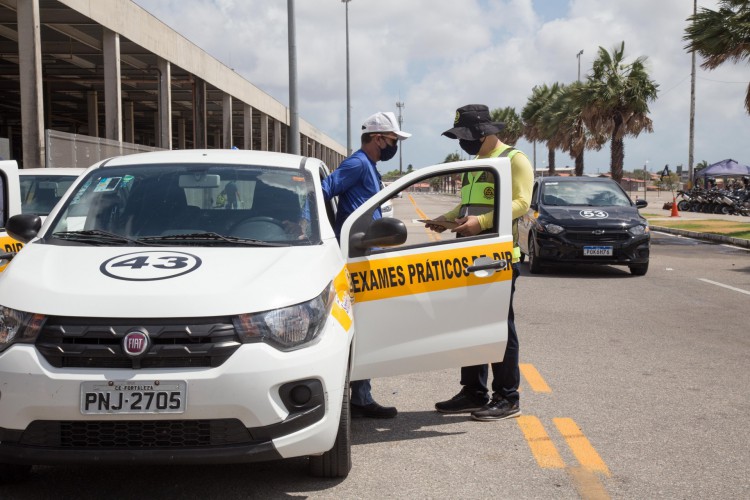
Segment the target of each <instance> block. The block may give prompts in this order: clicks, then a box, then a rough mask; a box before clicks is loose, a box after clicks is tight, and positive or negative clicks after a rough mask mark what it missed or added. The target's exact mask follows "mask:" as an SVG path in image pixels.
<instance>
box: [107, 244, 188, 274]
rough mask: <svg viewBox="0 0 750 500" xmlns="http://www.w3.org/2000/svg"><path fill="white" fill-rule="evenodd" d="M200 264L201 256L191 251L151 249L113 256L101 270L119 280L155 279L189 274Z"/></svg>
mask: <svg viewBox="0 0 750 500" xmlns="http://www.w3.org/2000/svg"><path fill="white" fill-rule="evenodd" d="M200 265H201V259H200V257H197V256H195V255H192V254H189V253H184V252H171V251H161V250H151V251H147V252H134V253H126V254H123V255H118V256H117V257H112V258H111V259H108V260H106V261H104V262H103V263H102V265H101V266H100V267H99V270H100V271H101V272H102V273H104V274H105V275H107V276H109V277H111V278H116V279H119V280H127V281H154V280H164V279H168V278H174V277H177V276H181V275H183V274H187V273H189V272H191V271H194V270H195V269H197V268H198V267H200Z"/></svg>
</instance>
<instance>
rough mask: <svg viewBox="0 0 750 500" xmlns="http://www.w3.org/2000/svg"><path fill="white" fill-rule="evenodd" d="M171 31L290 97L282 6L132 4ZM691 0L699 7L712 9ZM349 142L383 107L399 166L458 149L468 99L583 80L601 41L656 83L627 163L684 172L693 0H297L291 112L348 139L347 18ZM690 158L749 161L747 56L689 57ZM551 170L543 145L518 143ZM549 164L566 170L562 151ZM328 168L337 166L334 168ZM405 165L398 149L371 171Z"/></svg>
mask: <svg viewBox="0 0 750 500" xmlns="http://www.w3.org/2000/svg"><path fill="white" fill-rule="evenodd" d="M135 3H137V4H139V5H140V6H141V7H143V8H145V9H146V10H147V11H149V12H150V13H151V14H153V15H154V16H156V17H157V18H159V19H160V20H161V21H162V22H164V23H165V24H166V25H168V26H170V27H171V28H172V29H174V30H175V31H177V32H179V33H180V34H181V35H183V36H184V37H185V38H187V39H188V40H190V41H191V42H193V43H194V44H195V45H197V46H198V47H200V48H202V49H203V50H205V51H206V52H208V53H209V54H210V55H212V56H213V57H215V58H216V59H218V60H219V61H220V62H222V63H223V64H225V65H226V66H228V67H230V68H232V69H233V70H234V71H236V72H237V73H239V74H240V75H242V76H243V77H244V78H246V79H247V80H248V81H250V82H251V83H253V84H254V85H255V86H256V87H258V88H260V89H261V90H263V91H264V92H266V93H268V94H270V95H271V96H272V97H273V98H275V99H276V100H277V101H279V102H281V103H282V104H284V105H286V106H288V105H289V83H288V82H289V66H288V60H289V58H288V55H289V47H288V33H287V29H288V18H287V3H288V0H135ZM717 5H718V2H717V1H711V0H699V1H698V8H699V9H700V8H701V7H707V8H711V9H716V8H717ZM347 10H348V20H349V69H350V77H349V83H350V100H351V125H352V127H351V128H352V132H351V134H352V147H353V149H354V150H356V149H357V148H358V147H359V130H360V126H361V124H362V122H363V121H364V120H365V118H367V117H368V116H369V115H371V114H373V113H375V112H377V111H393V112H394V113H396V115H397V116H398V115H399V109H398V107H397V105H396V104H397V103H398V102H401V103H403V107H402V108H401V110H400V111H401V117H402V120H403V126H402V128H403V130H405V131H407V132H410V133H412V134H413V135H412V137H410V138H409V139H407V140H406V141H403V142H402V143H401V155H400V156H401V166H402V168H403V169H404V170H406V169H407V167H408V165H412V167H413V168H415V169H416V168H421V167H425V166H428V165H433V164H436V163H441V162H442V161H443V160H444V159H445V157H446V156H447V155H449V154H451V153H456V152H457V153H459V154H461V155H463V156H466V155H465V154H464V153H463V152H462V151H461V150H460V149H459V147H458V141H455V140H451V139H448V138H447V137H444V136H441V133H442V132H443V131H445V130H447V129H449V128H451V127H452V124H453V118H454V116H455V110H456V109H457V108H458V107H461V106H463V105H465V104H486V105H487V106H489V107H490V109H495V108H503V107H506V106H511V107H513V108H515V109H516V111H517V112H518V113H519V114H520V113H521V110H522V109H523V107H524V106H525V105H526V102H527V99H528V97H529V96H530V95H531V91H532V89H533V87H534V86H535V85H540V84H547V85H551V84H553V83H555V82H559V83H571V82H573V81H575V80H576V79H577V78H578V68H579V58H578V57H577V54H578V52H579V51H581V50H583V54H581V56H580V77H581V79H582V80H585V78H586V75H587V74H588V73H589V72H590V71H591V66H592V63H593V61H594V60H595V58H596V56H597V52H598V50H599V48H600V47H602V48H604V49H606V50H607V51H610V52H611V51H612V49H613V48H614V47H615V46H619V44H620V43H621V42H623V41H624V42H625V62H626V63H629V62H632V61H633V60H634V59H635V58H637V57H646V68H647V70H648V72H649V74H650V76H651V78H652V80H653V81H654V82H655V83H656V84H658V97H657V99H656V101H654V102H652V103H651V104H650V106H649V107H650V115H649V116H650V118H651V119H652V120H653V127H654V131H653V133H646V132H644V133H642V134H641V135H639V136H638V137H626V138H625V165H624V168H625V170H633V169H642V168H644V166H645V167H646V168H647V169H648V170H650V171H652V172H661V171H662V169H663V168H664V166H665V165H669V166H670V170H671V171H674V169H675V166H677V165H683V166H684V168H685V169H687V166H688V155H689V138H690V127H689V123H690V81H691V78H690V74H691V55H690V54H689V53H688V52H686V51H685V49H684V46H685V42H684V41H683V40H682V37H683V35H684V30H685V27H686V25H687V21H686V19H687V18H688V17H689V16H690V15H691V14H692V12H693V2H692V1H690V0H660V1H658V2H654V1H653V0H569V1H565V0H461V1H455V0H350V1H349V3H347V4H345V3H343V2H342V0H294V11H295V26H296V33H295V36H296V45H297V47H296V49H297V50H296V55H297V82H298V83H297V101H298V112H299V116H300V117H301V118H303V119H304V120H306V121H307V122H309V123H310V124H311V125H313V126H314V127H316V128H318V129H319V130H321V131H322V132H324V133H326V134H327V135H328V136H330V137H331V138H333V139H334V140H336V141H337V142H339V143H340V144H341V145H343V146H344V147H346V145H347V134H346V129H347V117H346V88H347V82H346V32H347V30H346V19H347ZM696 61H697V62H696V91H695V96H696V100H695V133H694V137H695V139H694V164H697V163H699V162H701V161H707V162H708V163H709V164H711V163H715V162H718V161H720V160H723V159H726V158H732V159H735V160H737V161H739V162H740V163H743V164H750V115H748V114H747V113H746V111H745V110H744V105H743V103H744V96H745V93H746V91H747V86H748V82H749V81H750V65H749V64H748V63H747V61H745V62H742V63H739V64H735V63H731V62H727V63H725V64H724V65H722V66H721V67H719V68H717V69H715V70H712V71H707V70H703V69H701V68H700V63H701V58H700V57H699V56H698V57H697V58H696ZM516 147H517V148H519V149H521V150H522V151H523V152H525V153H526V155H527V156H528V157H529V159H530V160H532V162H534V161H535V166H536V168H545V167H546V166H547V149H546V147H545V146H544V145H541V144H537V146H536V153H535V152H534V147H533V145H532V144H531V143H529V142H528V141H526V140H524V139H521V140H519V141H518V143H517V144H516ZM555 163H556V166H557V168H561V167H566V166H573V164H574V162H573V160H572V159H571V158H570V156H569V155H568V154H567V153H564V152H562V151H560V150H558V151H557V152H556V159H555ZM609 165H610V148H609V144H606V145H604V147H603V148H602V149H601V150H600V151H593V150H590V151H587V152H586V154H585V173H587V174H596V173H604V172H608V171H609ZM332 167H333V166H332ZM378 168H379V169H380V171H381V172H386V171H390V170H394V169H398V168H399V155H398V154H397V155H396V156H395V157H394V158H393V159H392V160H390V161H388V162H381V163H380V164H379V165H378Z"/></svg>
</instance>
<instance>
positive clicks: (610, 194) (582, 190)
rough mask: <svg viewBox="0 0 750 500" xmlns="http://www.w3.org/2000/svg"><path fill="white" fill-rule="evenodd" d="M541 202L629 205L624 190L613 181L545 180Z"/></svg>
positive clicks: (554, 204)
mask: <svg viewBox="0 0 750 500" xmlns="http://www.w3.org/2000/svg"><path fill="white" fill-rule="evenodd" d="M541 203H542V205H546V206H558V207H564V206H571V205H577V206H586V207H611V206H619V207H629V206H631V203H630V199H628V197H627V195H626V194H625V192H624V191H623V190H622V189H621V188H620V186H618V185H617V184H616V183H614V182H609V181H602V182H597V181H593V182H556V181H550V182H545V183H544V184H543V187H542V193H541Z"/></svg>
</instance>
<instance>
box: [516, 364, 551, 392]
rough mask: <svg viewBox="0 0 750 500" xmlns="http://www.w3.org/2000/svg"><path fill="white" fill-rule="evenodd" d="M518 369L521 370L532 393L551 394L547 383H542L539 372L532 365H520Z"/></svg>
mask: <svg viewBox="0 0 750 500" xmlns="http://www.w3.org/2000/svg"><path fill="white" fill-rule="evenodd" d="M519 368H520V369H521V374H523V378H524V379H526V382H528V383H529V385H530V386H531V389H532V390H533V391H534V392H552V389H550V387H549V386H548V385H547V382H545V381H544V379H543V378H542V376H541V374H540V373H539V371H538V370H537V369H536V368H534V365H532V364H529V363H520V364H519Z"/></svg>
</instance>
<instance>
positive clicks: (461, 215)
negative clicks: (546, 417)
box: [426, 104, 534, 421]
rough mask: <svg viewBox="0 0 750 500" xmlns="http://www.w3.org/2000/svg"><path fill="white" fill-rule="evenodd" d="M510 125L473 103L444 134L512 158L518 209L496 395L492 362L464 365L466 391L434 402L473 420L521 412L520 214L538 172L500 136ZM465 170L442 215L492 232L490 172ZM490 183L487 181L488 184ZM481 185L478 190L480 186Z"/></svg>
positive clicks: (483, 153)
mask: <svg viewBox="0 0 750 500" xmlns="http://www.w3.org/2000/svg"><path fill="white" fill-rule="evenodd" d="M503 128H505V124H503V123H500V122H495V121H493V120H492V116H491V115H490V110H489V108H488V107H487V106H485V105H484V104H469V105H467V106H462V107H460V108H458V109H457V110H456V117H455V119H454V120H453V128H450V129H448V130H446V131H445V132H443V134H442V135H444V136H446V137H449V138H451V139H458V142H459V144H460V146H461V149H463V150H464V151H465V152H466V153H468V154H469V155H471V156H474V157H476V158H480V159H481V158H498V157H507V158H509V159H510V169H511V184H512V186H511V192H512V207H513V208H512V212H513V215H512V217H513V264H512V269H513V274H512V281H511V295H510V308H509V310H508V343H507V345H506V348H505V354H504V357H502V358H501V357H500V356H498V359H503V361H502V362H500V363H492V364H491V365H490V366H491V367H492V397H491V398H489V397H488V396H487V394H488V392H489V391H488V389H487V377H488V372H489V367H488V366H487V365H476V366H465V367H463V368H461V385H462V386H463V388H462V389H461V391H460V392H459V393H458V394H456V395H455V396H453V397H452V398H451V399H449V400H447V401H441V402H439V403H436V404H435V409H436V410H437V411H439V412H440V413H468V412H470V413H471V418H473V419H474V420H480V421H494V420H501V419H505V418H509V417H515V416H517V415H519V414H520V413H521V410H520V406H519V394H518V386H519V383H520V381H521V373H520V370H519V365H518V335H517V333H516V324H515V315H514V313H513V294H514V292H515V289H516V279H517V278H518V276H519V274H520V270H519V266H520V257H521V250H520V249H519V248H518V218H519V217H521V216H522V215H524V214H525V213H526V212H527V210H528V209H529V204H530V202H531V190H532V186H533V184H534V170H533V169H532V167H531V163H529V159H528V158H527V157H526V155H525V154H523V153H522V152H521V151H519V150H517V149H516V148H514V147H511V146H508V145H507V144H504V143H503V142H502V141H501V140H500V138H499V137H498V136H497V135H496V134H497V133H498V132H500V131H501V130H503ZM472 174H474V173H473V172H471V173H466V174H464V175H463V176H462V179H461V203H460V204H459V205H458V206H457V207H455V208H454V209H453V210H451V211H450V212H447V213H445V214H443V215H441V216H440V217H438V219H443V220H449V221H455V222H457V223H458V224H459V225H458V226H457V227H455V228H454V229H452V231H453V232H455V233H457V234H458V235H459V236H473V235H476V234H480V233H481V232H483V231H490V230H491V229H492V226H493V218H494V194H493V195H492V196H487V197H486V199H484V198H483V197H482V193H484V192H486V191H487V190H485V189H483V186H484V185H485V184H486V185H489V186H494V182H493V181H492V180H490V179H486V178H485V177H486V176H485V175H484V174H482V175H472ZM483 183H485V184H483ZM477 188H478V189H477ZM426 226H427V227H428V228H429V229H432V230H433V231H437V232H442V231H444V230H445V227H444V226H438V225H435V224H427V225H426Z"/></svg>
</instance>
